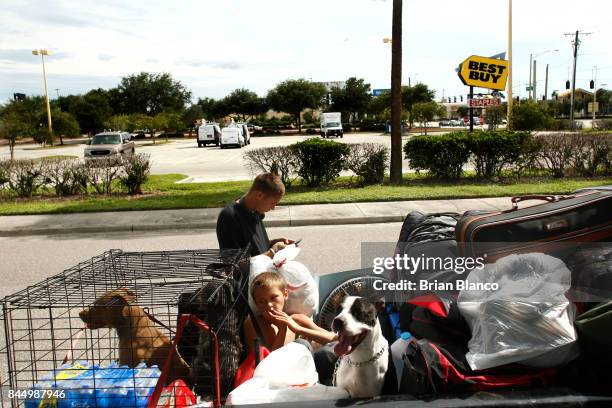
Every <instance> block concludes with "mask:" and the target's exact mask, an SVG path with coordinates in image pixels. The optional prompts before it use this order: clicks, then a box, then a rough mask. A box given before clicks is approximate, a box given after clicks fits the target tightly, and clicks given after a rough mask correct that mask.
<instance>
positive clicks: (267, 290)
mask: <svg viewBox="0 0 612 408" xmlns="http://www.w3.org/2000/svg"><path fill="white" fill-rule="evenodd" d="M250 293H251V297H252V298H253V301H254V302H255V305H256V306H257V309H258V310H259V315H258V316H257V323H258V324H259V327H260V328H261V332H262V335H263V337H264V338H263V339H260V340H261V342H262V345H263V346H265V347H267V348H268V349H269V350H270V351H274V350H276V349H278V348H281V347H282V346H284V345H285V344H287V343H290V342H292V341H294V340H295V339H296V338H298V337H302V338H304V339H306V340H308V341H314V342H316V343H319V344H327V343H329V342H331V341H334V340H336V338H337V335H336V334H335V333H332V332H328V331H327V330H325V329H323V328H321V327H319V326H317V325H316V324H315V323H314V322H313V321H312V319H311V318H309V317H308V316H306V315H303V314H293V315H291V316H289V315H287V313H285V312H284V311H283V308H284V307H285V301H286V300H287V298H288V297H289V292H288V291H287V284H286V282H285V279H284V278H283V277H282V276H281V275H280V274H278V273H276V272H264V273H262V274H260V275H258V276H257V277H256V278H255V280H254V281H253V282H252V283H251V287H250ZM256 337H258V336H257V332H256V331H255V328H254V326H253V322H252V321H251V319H250V317H248V318H247V319H246V320H245V322H244V338H245V340H246V344H247V355H248V354H250V353H251V351H252V350H253V344H254V343H253V342H254V340H255V338H256Z"/></svg>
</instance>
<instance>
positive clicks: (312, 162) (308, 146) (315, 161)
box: [289, 138, 349, 187]
mask: <svg viewBox="0 0 612 408" xmlns="http://www.w3.org/2000/svg"><path fill="white" fill-rule="evenodd" d="M289 151H290V152H292V153H293V154H294V155H295V157H296V159H297V161H298V163H299V165H298V171H297V172H298V175H299V176H300V177H301V178H302V180H303V181H304V182H305V183H306V185H308V186H310V187H318V186H320V185H322V184H326V183H329V182H331V181H333V180H335V179H336V178H337V177H338V176H339V175H340V171H342V169H343V168H344V167H345V166H344V164H345V159H346V156H347V155H348V151H349V147H348V146H347V145H346V144H344V143H338V142H332V141H331V140H323V139H319V138H310V139H306V140H304V141H303V142H297V143H294V144H292V145H289Z"/></svg>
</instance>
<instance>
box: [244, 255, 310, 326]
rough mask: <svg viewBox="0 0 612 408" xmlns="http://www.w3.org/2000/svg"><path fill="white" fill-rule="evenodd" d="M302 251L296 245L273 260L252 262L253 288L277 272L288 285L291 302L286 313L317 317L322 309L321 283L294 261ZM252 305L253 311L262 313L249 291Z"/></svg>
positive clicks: (252, 259)
mask: <svg viewBox="0 0 612 408" xmlns="http://www.w3.org/2000/svg"><path fill="white" fill-rule="evenodd" d="M299 253H300V248H298V247H296V246H295V245H294V244H291V245H287V247H286V248H285V249H282V250H280V251H278V252H277V253H276V254H275V255H274V258H273V259H270V257H268V256H266V255H258V256H255V257H253V258H251V270H250V273H249V288H250V287H251V283H252V282H253V281H254V280H255V278H256V277H257V276H258V275H259V274H262V273H264V272H277V273H279V274H281V276H282V277H283V278H284V279H285V281H286V282H287V290H288V292H289V299H287V302H285V308H284V311H285V313H287V314H290V315H291V314H294V313H301V314H305V315H306V316H313V315H314V314H315V313H316V312H317V310H318V306H319V288H318V285H317V281H316V280H315V278H314V277H313V276H312V274H311V273H310V271H309V270H308V268H306V266H304V265H303V264H302V263H300V262H297V261H294V260H293V259H295V258H296V257H297V256H298V254H299ZM249 305H250V306H251V309H252V310H253V311H256V312H257V311H258V310H257V306H256V305H255V302H254V301H253V298H252V296H251V292H250V290H249Z"/></svg>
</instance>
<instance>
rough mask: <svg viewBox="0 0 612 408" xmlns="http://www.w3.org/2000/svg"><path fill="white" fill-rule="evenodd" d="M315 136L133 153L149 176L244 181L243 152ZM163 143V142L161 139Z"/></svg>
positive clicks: (358, 138) (5, 152) (188, 143)
mask: <svg viewBox="0 0 612 408" xmlns="http://www.w3.org/2000/svg"><path fill="white" fill-rule="evenodd" d="M309 137H319V136H316V135H314V136H313V135H302V136H268V137H253V138H252V139H251V141H252V142H251V144H250V145H249V146H245V147H243V148H242V149H238V148H228V149H223V150H221V149H220V148H218V147H216V146H212V145H209V146H207V147H202V148H198V145H197V143H196V141H195V139H187V140H171V143H168V144H159V145H156V146H153V145H148V146H142V144H150V143H151V142H150V141H149V140H146V141H144V142H143V141H137V142H136V143H137V145H136V152H137V153H148V154H150V155H151V161H152V170H151V171H152V173H153V174H169V173H181V174H186V175H187V176H189V177H192V179H191V180H192V181H196V182H206V181H226V180H248V179H251V178H252V177H253V174H252V173H251V172H250V169H249V168H248V166H246V163H245V161H244V159H243V158H242V155H243V153H244V152H245V151H248V150H252V149H256V148H259V147H271V146H287V145H289V144H292V143H295V142H298V141H301V140H305V139H307V138H309ZM162 140H163V139H162ZM331 140H336V141H339V142H342V143H363V142H374V143H380V144H384V145H386V146H388V147H389V148H391V137H390V136H389V135H383V134H380V133H358V134H346V135H345V136H344V138H342V139H331ZM83 148H84V145H82V144H76V145H67V146H66V147H53V148H45V149H43V148H41V147H40V146H39V145H18V146H16V148H15V157H16V158H39V157H45V156H55V155H74V156H77V157H80V158H82V157H83ZM9 154H10V153H9V148H8V146H2V147H0V158H6V157H8V156H9ZM403 168H404V169H405V170H406V169H408V162H407V161H404V164H403Z"/></svg>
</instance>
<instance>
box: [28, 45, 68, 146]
mask: <svg viewBox="0 0 612 408" xmlns="http://www.w3.org/2000/svg"><path fill="white" fill-rule="evenodd" d="M32 55H40V59H41V60H42V67H43V80H44V82H45V105H46V106H47V125H48V127H49V137H50V138H51V145H53V125H52V123H51V106H50V105H49V89H48V87H47V71H46V69H45V55H51V54H50V53H49V51H47V50H34V51H32ZM60 143H61V144H64V143H63V141H62V140H61V136H60Z"/></svg>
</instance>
